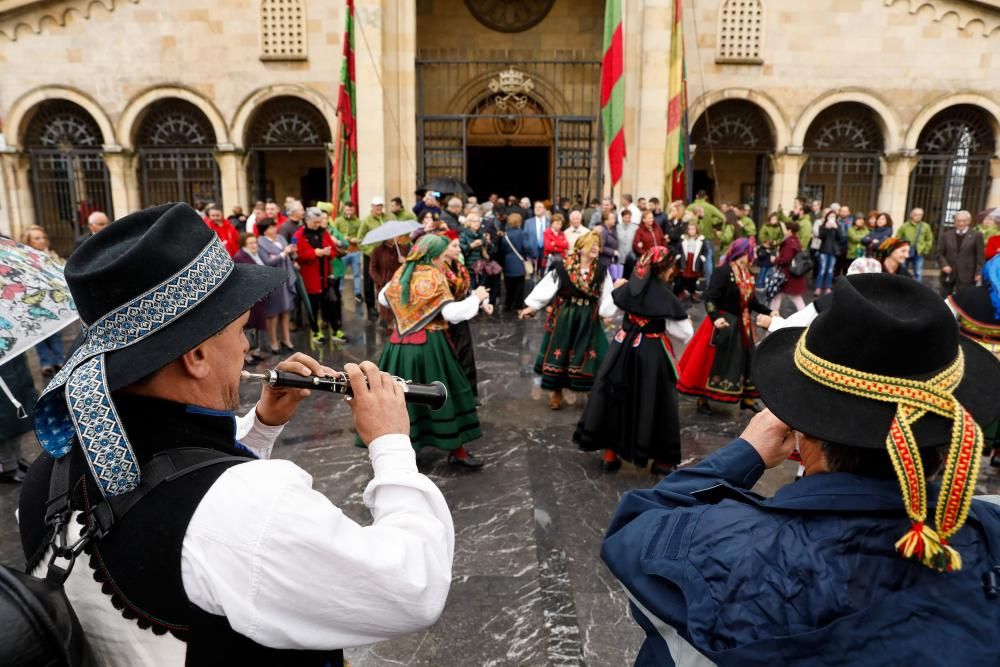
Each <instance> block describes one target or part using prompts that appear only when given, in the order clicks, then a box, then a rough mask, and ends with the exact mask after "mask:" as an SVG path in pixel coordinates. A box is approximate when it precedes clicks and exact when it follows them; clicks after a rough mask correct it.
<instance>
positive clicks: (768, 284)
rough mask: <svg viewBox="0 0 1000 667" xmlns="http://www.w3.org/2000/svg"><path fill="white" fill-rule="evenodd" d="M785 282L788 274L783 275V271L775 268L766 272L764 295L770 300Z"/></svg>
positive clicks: (776, 294)
mask: <svg viewBox="0 0 1000 667" xmlns="http://www.w3.org/2000/svg"><path fill="white" fill-rule="evenodd" d="M787 282H788V276H786V275H785V272H784V271H779V270H777V269H775V270H773V271H771V272H770V273H769V274H767V278H765V279H764V295H765V296H766V297H767V299H768V300H769V301H770V300H771V299H773V298H774V297H776V296H778V294H779V293H780V292H781V290H782V288H784V286H785V283H787Z"/></svg>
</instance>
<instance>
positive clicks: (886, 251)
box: [878, 236, 910, 259]
mask: <svg viewBox="0 0 1000 667" xmlns="http://www.w3.org/2000/svg"><path fill="white" fill-rule="evenodd" d="M904 245H910V242H909V241H907V240H906V239H901V238H899V237H898V236H890V237H889V238H887V239H886V240H885V241H882V243H881V244H880V245H879V247H878V254H879V257H881V258H882V259H885V258H886V257H888V256H889V255H891V254H892V253H893V252H894V251H896V250H898V249H900V248H902V247H903V246H904Z"/></svg>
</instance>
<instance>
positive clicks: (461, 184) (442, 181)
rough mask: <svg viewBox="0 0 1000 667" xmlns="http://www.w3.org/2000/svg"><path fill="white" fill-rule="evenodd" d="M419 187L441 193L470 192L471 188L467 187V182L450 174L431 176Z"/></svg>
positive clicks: (464, 193) (465, 193) (467, 193)
mask: <svg viewBox="0 0 1000 667" xmlns="http://www.w3.org/2000/svg"><path fill="white" fill-rule="evenodd" d="M420 188H421V189H422V190H424V191H425V192H426V191H427V190H434V191H435V192H440V193H442V194H460V195H469V194H472V188H470V187H469V184H468V183H466V182H465V181H463V180H461V179H458V178H454V177H452V176H438V177H436V178H432V179H431V180H429V181H427V182H426V183H424V184H423V185H422V186H420Z"/></svg>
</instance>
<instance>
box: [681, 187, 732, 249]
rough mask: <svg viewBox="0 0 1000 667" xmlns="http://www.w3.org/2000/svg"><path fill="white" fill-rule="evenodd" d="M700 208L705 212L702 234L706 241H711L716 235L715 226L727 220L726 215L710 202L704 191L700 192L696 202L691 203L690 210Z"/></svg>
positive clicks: (702, 217)
mask: <svg viewBox="0 0 1000 667" xmlns="http://www.w3.org/2000/svg"><path fill="white" fill-rule="evenodd" d="M693 207H698V208H700V209H701V210H702V211H704V212H705V214H704V215H703V216H701V234H702V236H704V237H705V238H706V239H710V238H712V237H713V235H714V234H715V225H716V223H717V222H720V221H722V220H724V219H725V217H726V216H725V214H724V213H723V212H722V211H720V210H719V209H718V208H716V207H715V206H714V205H713V204H712V203H711V202H709V201H708V194H707V193H706V192H705V191H704V190H699V191H698V194H697V196H696V197H695V200H694V201H693V202H691V204H690V206H689V208H693Z"/></svg>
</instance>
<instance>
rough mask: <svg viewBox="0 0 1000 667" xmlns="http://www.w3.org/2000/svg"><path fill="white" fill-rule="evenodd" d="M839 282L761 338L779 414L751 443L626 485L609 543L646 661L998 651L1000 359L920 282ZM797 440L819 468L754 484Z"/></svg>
mask: <svg viewBox="0 0 1000 667" xmlns="http://www.w3.org/2000/svg"><path fill="white" fill-rule="evenodd" d="M833 294H834V298H833V302H832V305H831V306H830V307H829V308H828V309H825V310H824V312H823V313H821V314H820V316H819V317H818V318H816V320H815V321H814V322H813V323H812V325H811V326H810V327H809V328H808V329H794V328H793V329H784V330H782V331H779V332H776V333H774V334H772V335H771V336H769V337H768V338H767V339H766V340H765V341H764V342H763V343H762V344H761V345H760V347H759V348H758V350H757V352H756V355H755V365H754V379H755V380H756V382H757V386H758V389H759V390H760V394H761V398H762V399H763V401H764V403H765V404H766V405H767V406H768V408H769V409H768V410H766V411H764V412H762V413H761V414H759V415H757V416H755V417H754V419H753V420H752V421H751V422H750V424H749V425H748V427H747V429H746V430H745V431H744V432H743V435H742V436H741V437H740V438H739V439H737V440H736V441H734V442H732V443H731V444H729V445H728V446H726V447H724V448H722V449H721V450H719V451H717V452H715V453H714V454H712V455H711V456H709V457H708V458H706V459H705V460H704V461H702V462H701V463H699V464H698V465H695V466H692V467H690V468H686V469H681V470H679V471H677V472H674V473H673V474H671V475H669V476H667V477H666V478H665V479H664V480H663V481H662V482H661V483H660V484H659V485H658V486H657V487H656V488H655V489H651V490H648V491H634V492H631V493H628V494H626V495H625V497H624V498H623V499H622V502H621V504H620V505H619V507H618V510H617V512H616V514H615V516H614V518H613V519H612V522H611V526H610V528H609V529H608V534H607V536H606V538H605V542H604V547H603V551H602V556H603V558H604V561H605V562H606V563H607V565H608V567H609V568H610V569H611V571H612V572H613V573H614V575H615V576H616V577H617V578H618V579H619V580H620V581H621V583H622V584H623V585H624V587H625V589H626V591H627V593H628V595H629V598H630V600H631V610H632V614H633V616H634V618H635V620H636V622H637V623H639V625H640V626H642V628H643V629H644V630H645V631H646V641H645V642H644V644H643V646H642V649H641V651H640V653H639V656H638V658H637V659H636V665H643V666H651V665H657V666H661V665H710V664H717V665H739V666H740V667H745V666H749V665H761V666H763V665H810V666H812V665H838V666H840V665H851V666H854V665H879V666H882V665H911V666H916V665H921V666H923V665H988V664H989V665H996V664H998V662H1000V644H998V643H997V640H996V633H995V629H996V628H997V627H998V624H1000V599H998V598H1000V506H998V505H996V504H993V503H991V502H987V500H984V499H977V500H972V499H971V498H972V494H973V493H974V487H975V481H976V476H977V473H978V468H979V463H980V458H981V455H982V445H983V440H982V432H981V431H980V428H979V424H984V423H989V422H990V421H992V420H993V419H994V418H996V417H997V416H998V412H1000V402H998V401H997V400H996V390H997V387H998V386H1000V363H998V362H997V360H996V359H995V358H993V357H992V355H990V354H989V353H987V352H986V351H985V349H984V348H981V347H979V346H977V345H975V344H974V343H971V342H970V341H967V340H965V339H961V340H960V338H959V335H958V331H957V328H956V326H955V325H954V323H953V322H951V321H950V319H949V313H948V309H947V307H946V306H944V304H942V302H941V301H940V299H938V298H937V297H936V295H935V294H934V292H933V291H932V290H930V289H928V288H926V287H924V286H922V285H920V284H919V283H917V282H916V281H914V280H907V279H904V278H899V277H897V276H889V275H884V274H867V275H858V276H853V277H850V278H846V279H843V280H840V281H839V282H838V283H837V286H836V288H835V289H834V293H833ZM859 341H864V344H862V345H858V344H857V343H858V342H859ZM796 446H798V449H799V452H800V454H801V457H802V461H803V464H804V465H805V469H806V471H805V477H804V478H802V479H801V480H799V481H797V482H795V483H793V484H790V485H788V486H786V487H784V488H782V489H780V490H779V491H778V492H777V493H776V494H775V495H774V496H773V497H771V498H763V497H761V496H759V495H757V494H754V493H752V492H751V488H752V487H753V485H754V484H755V483H756V482H757V480H758V479H760V477H761V475H762V473H763V472H764V470H765V469H766V468H772V467H775V466H777V465H779V464H781V462H782V461H784V460H785V458H786V457H787V456H788V454H789V453H790V452H791V451H792V450H793V449H795V447H796ZM945 461H947V465H944V463H945ZM942 467H943V469H944V472H943V474H942V476H941V483H940V484H936V483H935V484H932V485H930V486H928V484H927V482H926V479H928V478H930V477H931V476H933V475H934V474H935V472H936V471H938V470H939V469H942ZM992 498H993V499H996V497H992Z"/></svg>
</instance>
